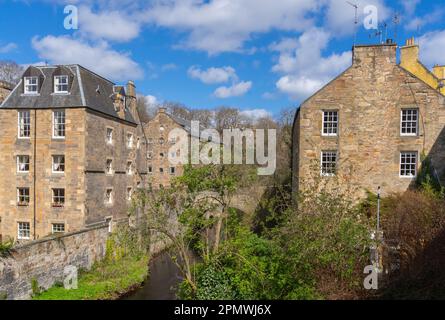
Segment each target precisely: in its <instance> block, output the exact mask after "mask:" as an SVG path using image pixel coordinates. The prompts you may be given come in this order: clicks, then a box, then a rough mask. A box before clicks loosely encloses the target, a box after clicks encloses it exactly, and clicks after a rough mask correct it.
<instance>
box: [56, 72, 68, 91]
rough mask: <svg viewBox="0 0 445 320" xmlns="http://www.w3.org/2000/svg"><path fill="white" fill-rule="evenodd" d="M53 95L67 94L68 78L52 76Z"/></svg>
mask: <svg viewBox="0 0 445 320" xmlns="http://www.w3.org/2000/svg"><path fill="white" fill-rule="evenodd" d="M54 93H68V76H54Z"/></svg>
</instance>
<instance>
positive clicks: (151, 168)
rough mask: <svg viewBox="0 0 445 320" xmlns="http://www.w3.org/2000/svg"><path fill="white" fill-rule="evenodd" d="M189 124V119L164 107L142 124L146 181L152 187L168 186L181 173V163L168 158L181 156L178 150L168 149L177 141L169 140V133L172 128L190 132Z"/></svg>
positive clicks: (182, 168)
mask: <svg viewBox="0 0 445 320" xmlns="http://www.w3.org/2000/svg"><path fill="white" fill-rule="evenodd" d="M190 124H191V123H190V121H187V120H184V119H182V118H179V117H177V116H174V115H173V114H171V113H169V112H167V110H166V108H159V110H158V112H157V114H156V115H155V117H154V118H153V119H152V120H150V121H149V122H147V123H145V124H144V132H145V133H146V135H147V162H148V164H147V166H148V167H147V173H148V179H147V181H148V184H149V186H150V187H152V188H153V189H159V188H160V187H169V186H170V182H171V179H172V178H174V177H176V176H180V175H182V173H183V171H184V167H183V165H178V164H172V163H171V161H170V160H169V158H178V157H180V156H181V155H180V151H179V150H170V149H171V148H172V147H173V145H175V144H176V142H177V141H176V140H171V139H170V140H169V133H170V132H171V131H172V130H174V129H183V130H185V131H186V132H187V133H190ZM169 152H170V153H171V154H169Z"/></svg>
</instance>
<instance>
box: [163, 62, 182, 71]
mask: <svg viewBox="0 0 445 320" xmlns="http://www.w3.org/2000/svg"><path fill="white" fill-rule="evenodd" d="M176 69H178V66H177V65H176V64H174V63H167V64H164V65H163V66H162V67H161V70H162V71H171V70H176Z"/></svg>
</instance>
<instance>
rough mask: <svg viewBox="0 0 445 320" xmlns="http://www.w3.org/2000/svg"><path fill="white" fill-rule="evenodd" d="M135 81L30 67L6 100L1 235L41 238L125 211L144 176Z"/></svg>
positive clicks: (0, 150) (1, 125) (1, 119)
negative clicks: (118, 81)
mask: <svg viewBox="0 0 445 320" xmlns="http://www.w3.org/2000/svg"><path fill="white" fill-rule="evenodd" d="M139 123H140V122H139V117H138V113H137V109H136V93H135V85H134V83H133V82H131V81H130V82H128V85H127V87H126V88H125V87H123V86H117V85H115V84H114V83H112V82H111V81H109V80H107V79H105V78H103V77H101V76H99V75H97V74H95V73H93V72H91V71H89V70H87V69H85V68H83V67H81V66H79V65H63V66H45V67H33V66H31V67H29V68H28V69H27V70H26V71H25V72H24V74H23V76H22V78H21V80H20V82H19V83H18V85H17V86H16V87H15V88H14V90H13V91H12V92H11V94H10V95H9V96H8V98H6V100H5V101H4V102H3V103H2V105H1V107H0V133H1V134H0V137H1V138H0V167H1V169H2V170H1V173H0V234H1V235H2V236H3V238H5V237H6V236H7V237H12V238H15V239H18V240H20V241H22V240H29V239H37V238H41V237H44V236H46V235H49V234H52V233H59V232H70V231H77V230H80V229H83V228H86V227H89V226H93V225H95V224H97V223H101V222H102V223H103V222H104V221H119V220H120V219H124V218H127V208H128V205H129V203H130V199H131V195H132V193H133V192H134V190H135V188H137V187H138V186H143V185H144V183H145V177H146V163H145V160H146V159H145V154H146V150H145V149H144V148H145V144H143V143H142V139H144V137H145V135H144V134H143V128H142V126H141V125H140V124H139Z"/></svg>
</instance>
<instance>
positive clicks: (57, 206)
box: [51, 203, 65, 208]
mask: <svg viewBox="0 0 445 320" xmlns="http://www.w3.org/2000/svg"><path fill="white" fill-rule="evenodd" d="M51 207H52V208H64V207H65V205H63V204H57V203H53V204H52V205H51Z"/></svg>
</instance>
